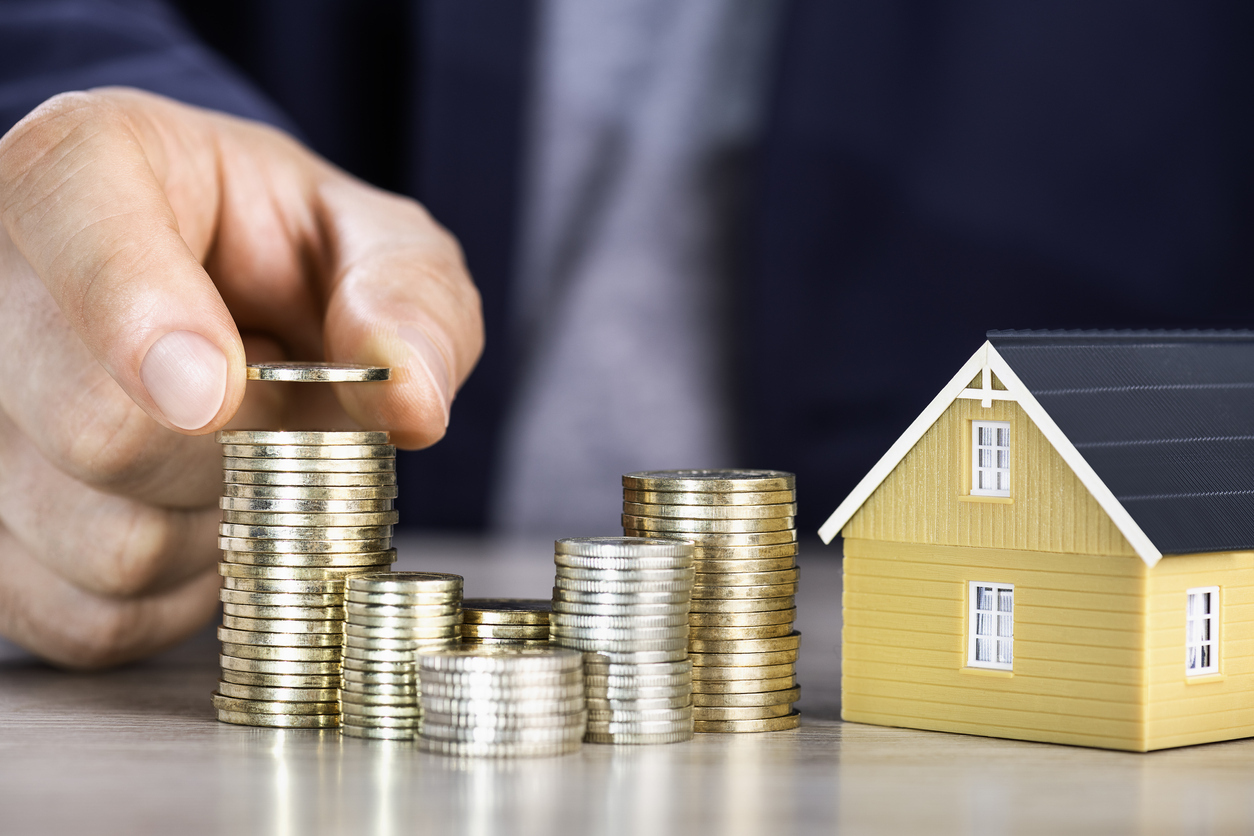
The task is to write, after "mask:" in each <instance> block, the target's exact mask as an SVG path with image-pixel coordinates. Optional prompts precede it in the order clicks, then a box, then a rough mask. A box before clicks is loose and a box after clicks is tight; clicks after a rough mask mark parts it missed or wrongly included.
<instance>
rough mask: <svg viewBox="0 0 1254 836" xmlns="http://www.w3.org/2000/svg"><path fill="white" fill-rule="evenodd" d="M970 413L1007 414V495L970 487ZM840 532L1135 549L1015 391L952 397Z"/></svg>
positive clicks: (979, 416)
mask: <svg viewBox="0 0 1254 836" xmlns="http://www.w3.org/2000/svg"><path fill="white" fill-rule="evenodd" d="M973 420H981V421H1009V422H1010V423H1011V447H1010V455H1011V463H1010V479H1011V497H1010V500H1009V501H1007V500H1004V499H993V498H984V497H970V496H969V494H970V482H971V476H970V473H971V461H970V460H971V421H973ZM1029 474H1031V478H1028V475H1029ZM843 534H844V536H845V537H846V538H849V539H856V540H885V541H892V542H898V543H937V544H944V545H951V546H976V547H980V548H994V549H1018V550H1034V551H1044V552H1055V553H1067V554H1084V555H1133V554H1135V552H1134V551H1133V549H1132V547H1131V545H1129V543H1128V541H1127V540H1126V539H1125V538H1124V536H1123V535H1122V534H1121V533H1120V532H1119V529H1118V528H1117V527H1116V526H1115V524H1114V523H1113V522H1111V520H1110V517H1109V516H1108V515H1107V514H1106V512H1105V511H1103V510H1102V508H1101V506H1100V505H1098V503H1097V501H1096V500H1095V499H1093V497H1092V496H1091V495H1090V494H1089V492H1088V490H1086V489H1085V488H1084V486H1083V484H1081V483H1080V480H1079V479H1078V478H1076V476H1075V474H1074V473H1073V472H1072V470H1071V468H1070V467H1068V465H1067V464H1066V462H1064V461H1063V460H1062V457H1061V456H1059V455H1058V453H1057V452H1056V451H1055V450H1054V448H1053V446H1052V445H1050V443H1049V441H1048V440H1046V438H1045V437H1044V436H1043V435H1042V434H1041V432H1040V431H1039V430H1038V429H1037V428H1036V426H1035V425H1034V424H1033V423H1032V421H1031V419H1029V418H1028V417H1027V416H1026V415H1025V414H1024V413H1023V410H1022V409H1021V408H1020V407H1019V405H1018V404H1017V403H1014V402H1013V401H994V402H993V405H992V406H991V407H990V408H984V407H982V406H981V405H980V402H979V401H974V400H966V399H958V400H956V401H954V403H953V404H952V405H951V406H950V407H949V408H948V409H947V410H946V411H945V412H944V413H943V414H942V415H941V417H940V418H939V419H938V420H937V421H936V423H934V424H933V425H932V427H931V428H930V429H929V430H928V431H927V432H926V433H925V434H924V435H923V437H922V438H921V439H920V440H919V442H918V443H917V444H916V445H915V446H914V448H913V449H912V450H911V451H910V452H909V453H907V454H906V456H905V458H904V459H902V461H901V462H900V463H899V464H898V465H897V467H896V468H895V469H894V470H893V472H892V473H890V474H889V475H888V477H887V478H886V479H885V480H884V482H883V483H882V484H881V485H880V486H879V488H878V489H877V490H876V491H875V493H874V494H872V495H871V497H870V498H869V499H868V500H867V501H866V502H865V503H864V504H863V506H862V508H861V509H859V510H858V512H857V513H855V514H854V516H853V517H852V518H851V519H850V520H849V522H848V523H847V524H846V525H845V528H844V531H843Z"/></svg>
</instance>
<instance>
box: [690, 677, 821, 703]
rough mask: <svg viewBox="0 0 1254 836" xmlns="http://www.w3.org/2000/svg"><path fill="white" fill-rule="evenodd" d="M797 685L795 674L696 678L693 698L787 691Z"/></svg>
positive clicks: (693, 685) (693, 682)
mask: <svg viewBox="0 0 1254 836" xmlns="http://www.w3.org/2000/svg"><path fill="white" fill-rule="evenodd" d="M796 686H797V677H795V676H777V677H775V678H773V679H694V680H693V681H692V699H693V702H694V704H695V702H696V699H697V696H698V695H702V696H723V695H731V694H738V695H750V696H752V695H754V694H759V693H764V692H768V693H769V692H771V691H786V690H788V689H790V688H795V687H796Z"/></svg>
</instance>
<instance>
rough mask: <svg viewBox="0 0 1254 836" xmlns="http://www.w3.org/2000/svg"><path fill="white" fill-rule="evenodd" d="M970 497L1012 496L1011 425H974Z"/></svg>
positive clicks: (1002, 422)
mask: <svg viewBox="0 0 1254 836" xmlns="http://www.w3.org/2000/svg"><path fill="white" fill-rule="evenodd" d="M971 495H972V496H1010V422H1009V421H972V422H971Z"/></svg>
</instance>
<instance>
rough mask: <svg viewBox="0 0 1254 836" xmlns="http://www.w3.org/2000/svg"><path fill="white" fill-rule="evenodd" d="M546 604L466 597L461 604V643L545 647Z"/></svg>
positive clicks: (546, 642) (551, 609) (550, 609)
mask: <svg viewBox="0 0 1254 836" xmlns="http://www.w3.org/2000/svg"><path fill="white" fill-rule="evenodd" d="M552 611H553V605H552V604H551V603H550V602H549V601H530V600H527V599H524V598H467V599H466V600H464V601H462V627H461V634H462V644H481V645H492V644H497V645H500V644H504V645H513V646H515V647H547V646H548V643H549V613H551V612H552Z"/></svg>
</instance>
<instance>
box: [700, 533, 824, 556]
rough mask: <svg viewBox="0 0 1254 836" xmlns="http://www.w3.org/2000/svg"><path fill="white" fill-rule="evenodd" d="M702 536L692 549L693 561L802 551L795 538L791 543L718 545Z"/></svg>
mask: <svg viewBox="0 0 1254 836" xmlns="http://www.w3.org/2000/svg"><path fill="white" fill-rule="evenodd" d="M705 539H706V538H705V537H704V536H702V537H701V541H702V542H701V543H700V544H699V545H697V546H696V547H695V548H694V549H693V550H692V555H693V561H694V562H696V563H699V562H701V561H703V560H726V561H739V560H768V559H770V558H776V557H796V556H797V555H798V554H799V553H800V551H801V548H800V546H801V544H800V543H798V542H797V541H796V540H795V539H794V540H793V541H792V542H790V543H775V544H768V545H763V546H717V545H709V544H707V543H706V542H705Z"/></svg>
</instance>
